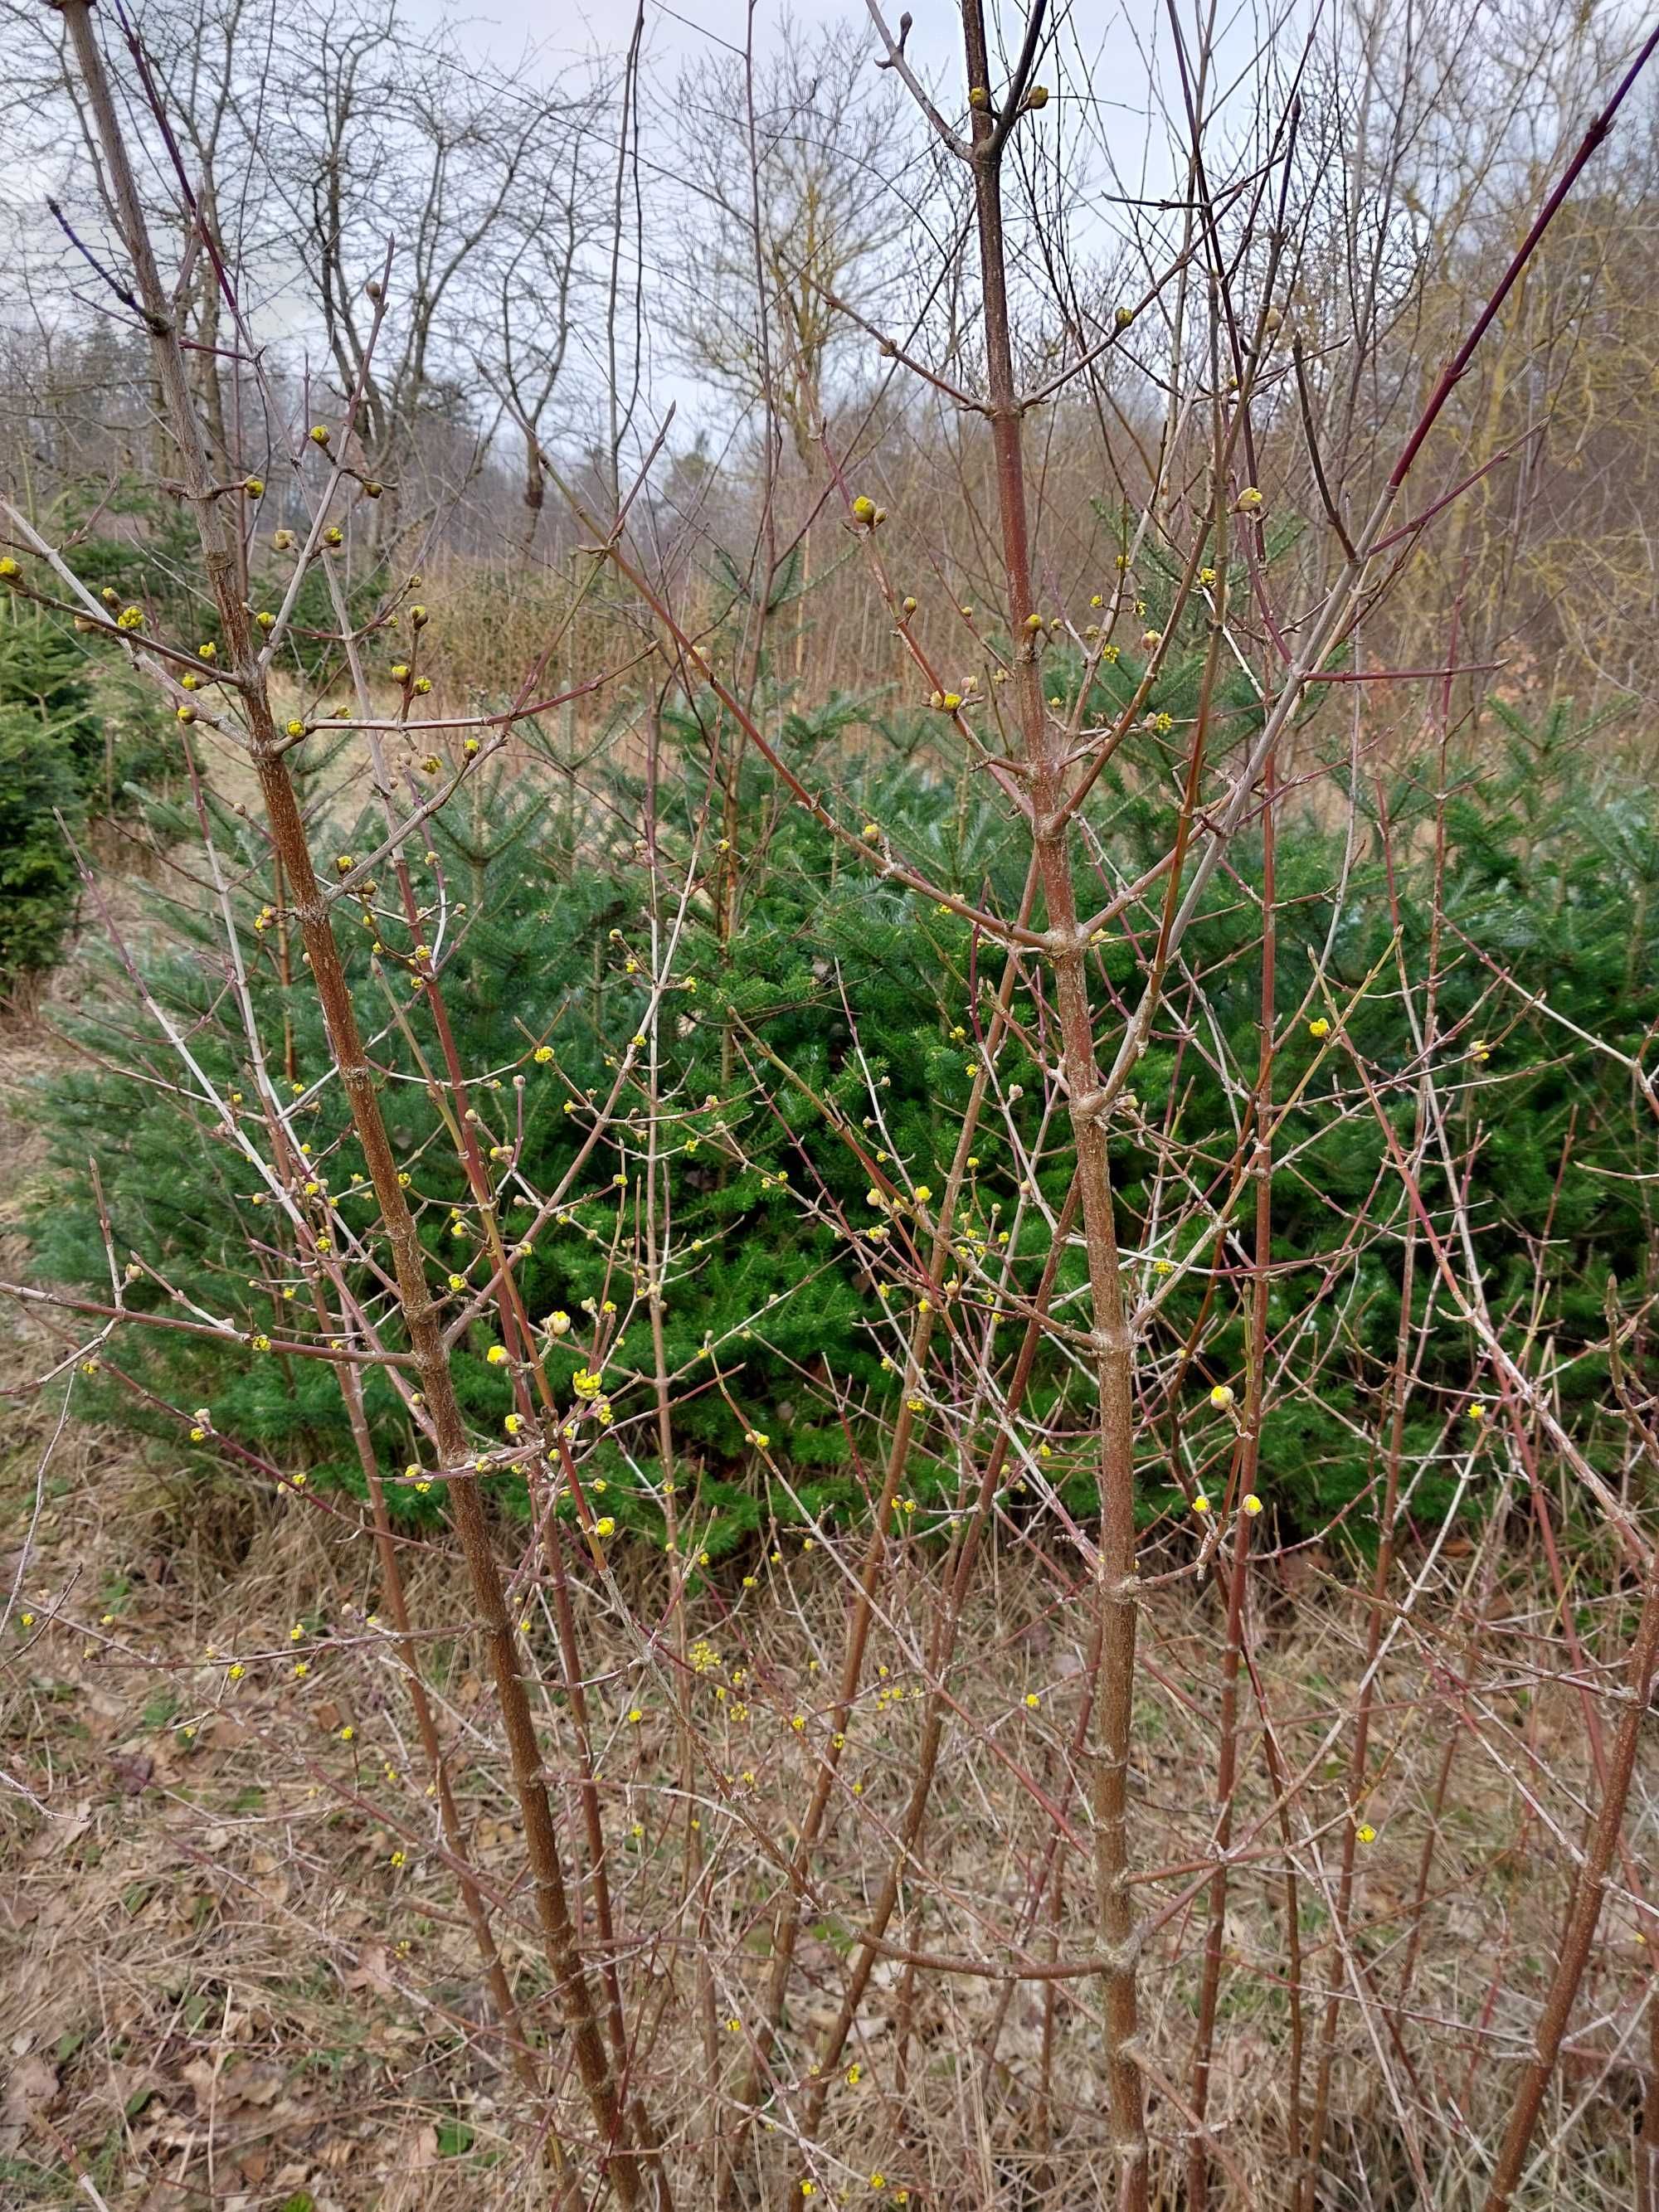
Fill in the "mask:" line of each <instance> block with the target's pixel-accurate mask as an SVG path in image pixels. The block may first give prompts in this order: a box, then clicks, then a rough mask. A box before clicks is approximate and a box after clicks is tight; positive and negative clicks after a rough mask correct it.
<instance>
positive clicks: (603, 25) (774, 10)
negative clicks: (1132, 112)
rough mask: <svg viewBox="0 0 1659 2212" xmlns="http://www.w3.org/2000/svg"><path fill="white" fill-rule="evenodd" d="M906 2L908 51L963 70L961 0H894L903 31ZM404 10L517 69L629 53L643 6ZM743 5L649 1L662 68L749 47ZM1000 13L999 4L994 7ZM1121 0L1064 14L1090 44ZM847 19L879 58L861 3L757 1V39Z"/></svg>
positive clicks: (549, 2)
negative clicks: (536, 52) (542, 60)
mask: <svg viewBox="0 0 1659 2212" xmlns="http://www.w3.org/2000/svg"><path fill="white" fill-rule="evenodd" d="M907 5H908V9H909V12H910V14H911V15H913V16H914V17H915V26H914V27H913V29H912V31H911V33H910V38H909V42H908V46H907V48H906V51H907V52H908V54H909V55H910V56H911V58H913V59H914V60H915V61H917V62H918V63H919V64H921V67H922V68H923V69H924V70H926V71H927V74H928V75H930V76H932V75H933V74H935V73H936V72H937V71H938V70H940V69H948V68H951V67H952V66H954V67H955V68H956V69H957V70H958V71H959V70H960V67H961V63H960V59H959V52H960V49H959V40H960V37H961V33H960V29H959V25H960V21H961V18H960V16H959V15H958V14H957V8H956V5H955V0H887V4H884V9H883V12H884V15H885V16H886V19H887V21H888V22H889V24H890V25H891V26H892V27H894V28H895V29H896V27H897V24H898V19H899V16H900V15H901V14H902V12H903V10H904V9H905V7H906V6H907ZM634 8H635V0H483V4H481V5H477V6H473V5H471V4H467V0H404V11H405V13H406V14H407V15H409V16H410V17H411V18H412V19H413V20H414V21H416V22H427V23H431V24H433V25H435V26H436V25H437V24H440V23H442V24H446V25H447V26H448V27H449V28H450V29H451V30H452V31H453V32H454V33H456V35H457V36H458V37H459V38H460V39H461V40H463V42H464V43H466V44H469V45H471V43H472V42H473V41H474V40H476V41H477V46H478V47H479V49H480V50H481V51H483V52H488V53H489V55H490V57H491V58H493V59H494V60H495V61H496V62H498V63H501V64H510V63H513V62H516V61H517V59H518V58H519V57H520V55H521V54H522V53H523V52H524V51H525V49H526V46H530V47H538V48H542V49H544V51H545V52H547V54H548V56H549V57H550V58H554V57H557V56H566V57H568V56H574V55H578V54H592V53H595V52H599V53H621V52H623V51H624V50H625V49H626V47H627V45H628V41H629V37H630V35H631V33H632V32H633V28H634ZM748 12H749V11H748V9H747V7H746V5H745V4H744V0H683V4H678V5H673V6H671V5H668V4H665V0H646V11H645V20H646V40H647V51H648V52H650V53H651V54H652V55H653V57H654V58H655V59H656V60H657V61H658V62H659V64H668V65H670V66H672V64H675V63H677V62H678V61H682V60H688V59H690V58H692V57H693V56H695V55H697V54H701V53H706V52H708V51H709V49H710V47H711V46H717V45H719V44H720V43H724V44H725V45H726V46H737V47H738V48H739V49H741V47H742V46H743V42H744V35H745V27H746V24H747V21H748ZM995 12H996V9H995V0H991V5H990V6H989V7H988V8H987V14H988V15H993V16H994V15H995ZM1118 12H1119V11H1118V9H1117V7H1116V5H1115V0H1077V4H1076V5H1075V6H1073V8H1071V9H1067V10H1066V15H1067V19H1068V21H1070V22H1071V23H1072V24H1073V26H1075V27H1076V28H1077V29H1078V30H1079V32H1080V33H1082V35H1083V39H1084V43H1085V45H1087V44H1089V43H1090V40H1089V36H1088V33H1089V32H1090V30H1091V28H1092V30H1093V32H1094V34H1095V36H1096V37H1098V36H1099V33H1100V32H1101V31H1102V30H1103V28H1104V26H1105V24H1106V22H1107V21H1108V20H1109V18H1110V17H1112V16H1114V15H1116V14H1117V13H1118ZM842 20H844V21H849V22H856V23H860V24H861V25H863V26H864V27H865V28H866V30H867V31H868V32H869V35H870V39H871V43H872V53H873V52H874V50H875V46H874V42H875V31H874V28H873V27H872V25H871V24H870V20H869V15H868V13H867V11H866V9H865V8H864V6H863V5H862V4H861V0H790V5H789V6H788V7H787V8H786V7H785V6H784V4H783V0H757V6H756V9H755V40H756V46H757V50H759V51H760V52H766V51H767V50H768V49H769V48H773V47H775V46H777V44H778V43H779V40H781V36H782V35H783V28H784V25H785V23H786V21H793V23H795V24H797V25H798V26H799V27H801V28H803V29H813V28H816V27H817V26H819V25H820V24H824V23H834V22H836V21H842Z"/></svg>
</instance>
